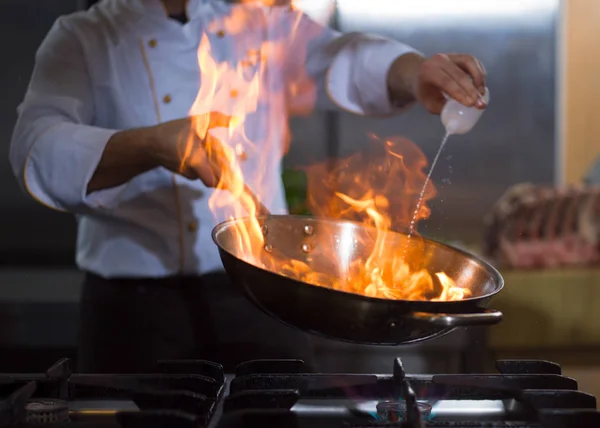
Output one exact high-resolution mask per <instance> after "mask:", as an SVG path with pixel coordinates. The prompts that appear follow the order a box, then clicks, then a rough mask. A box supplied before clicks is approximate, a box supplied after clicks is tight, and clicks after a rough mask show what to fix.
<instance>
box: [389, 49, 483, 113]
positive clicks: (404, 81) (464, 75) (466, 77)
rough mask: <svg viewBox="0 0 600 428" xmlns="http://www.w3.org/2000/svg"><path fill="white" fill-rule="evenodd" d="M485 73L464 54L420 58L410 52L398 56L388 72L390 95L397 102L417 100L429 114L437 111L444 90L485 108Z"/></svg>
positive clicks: (439, 109) (462, 101)
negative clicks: (483, 97)
mask: <svg viewBox="0 0 600 428" xmlns="http://www.w3.org/2000/svg"><path fill="white" fill-rule="evenodd" d="M485 80H486V73H485V69H484V67H483V65H482V64H481V63H480V62H479V60H477V58H475V57H473V56H471V55H465V54H437V55H434V56H432V57H431V58H424V57H422V56H421V55H419V54H416V53H410V54H406V55H402V56H400V57H399V58H398V59H397V60H396V61H395V62H394V63H393V64H392V66H391V68H390V70H389V73H388V89H389V93H390V97H391V98H392V100H393V101H395V102H397V103H405V102H406V101H409V100H411V99H412V100H415V99H416V100H417V101H418V102H420V103H421V104H423V106H424V107H425V108H426V109H427V110H428V111H429V112H430V113H433V114H440V113H441V112H442V109H443V108H444V105H445V104H446V98H445V97H444V93H446V94H447V95H448V96H450V97H451V98H454V99H455V100H457V101H459V102H460V103H462V104H464V105H466V106H469V107H472V106H476V107H477V108H481V109H483V108H485V107H486V104H485V102H484V101H483V99H482V95H483V94H484V92H485Z"/></svg>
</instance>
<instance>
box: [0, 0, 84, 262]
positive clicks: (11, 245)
mask: <svg viewBox="0 0 600 428" xmlns="http://www.w3.org/2000/svg"><path fill="white" fill-rule="evenodd" d="M83 6H85V4H84V2H82V0H53V1H48V2H46V1H37V0H4V1H2V2H0V28H1V29H2V34H3V36H4V37H2V38H1V39H0V56H1V57H2V58H3V59H4V63H3V66H2V68H0V81H1V82H2V98H1V100H0V144H1V149H2V150H1V151H2V154H3V155H2V156H0V182H1V183H2V193H1V194H2V198H1V200H0V203H1V209H0V236H2V241H0V258H1V261H2V263H3V264H4V265H6V264H10V263H15V261H16V259H23V258H26V257H29V258H30V259H31V260H32V262H33V263H35V260H36V258H38V257H44V258H47V257H48V256H49V255H52V254H60V253H65V258H66V259H67V260H68V259H69V258H72V256H71V253H72V248H73V243H74V241H75V221H74V220H73V217H72V216H70V215H65V214H61V213H58V212H54V211H51V210H49V209H48V208H44V207H42V206H41V205H40V204H38V203H36V202H34V201H33V200H32V199H31V198H30V197H28V196H26V195H25V194H24V193H23V191H22V190H21V189H20V188H19V186H18V185H17V182H16V180H15V178H14V176H13V173H12V170H11V167H10V165H9V163H8V146H9V143H10V138H11V134H12V129H13V126H14V124H15V120H16V118H17V105H18V104H19V103H20V102H21V101H22V99H23V95H24V94H25V89H26V87H27V84H28V82H29V78H30V76H31V72H32V70H33V63H34V58H35V53H36V51H37V49H38V46H39V44H40V43H41V42H42V40H43V39H44V37H45V36H46V33H47V32H48V30H49V29H50V27H51V26H52V23H53V22H54V21H55V20H56V18H58V17H59V16H60V15H64V14H68V13H71V12H75V11H76V10H78V9H80V8H82V7H83ZM28 253H29V256H28V255H27V254H28ZM69 261H70V260H69Z"/></svg>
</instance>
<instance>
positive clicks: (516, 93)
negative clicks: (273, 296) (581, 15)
mask: <svg viewBox="0 0 600 428" xmlns="http://www.w3.org/2000/svg"><path fill="white" fill-rule="evenodd" d="M337 4H338V11H337V15H338V22H339V27H340V29H341V30H342V31H344V32H347V31H367V32H371V33H377V34H382V35H385V36H389V37H392V38H394V39H397V40H400V41H402V42H405V43H408V44H410V45H411V46H414V47H415V48H417V49H419V50H420V51H422V52H423V53H424V54H426V55H432V54H435V53H437V52H466V53H470V54H473V55H475V56H477V57H478V58H479V59H480V60H481V61H482V62H483V64H484V65H485V67H486V70H487V74H488V87H489V89H490V92H491V98H492V102H491V104H490V106H489V108H488V110H487V112H486V114H485V115H483V117H482V118H481V120H480V122H479V123H478V124H477V126H476V127H475V128H474V129H473V131H471V132H470V133H468V134H466V135H464V136H454V137H451V138H450V140H449V142H448V144H447V145H446V148H445V149H444V152H443V154H442V157H441V159H440V162H439V164H438V166H437V167H436V170H435V171H434V173H433V181H434V183H435V184H436V186H437V187H438V191H439V193H438V196H437V197H436V198H435V199H434V200H433V201H431V206H432V214H431V217H430V220H428V221H426V222H423V224H422V226H421V228H420V231H421V232H422V233H423V234H424V235H427V236H428V237H431V238H434V239H441V240H444V241H449V240H461V241H467V242H478V240H479V238H480V235H481V232H482V229H483V225H482V218H483V216H484V215H485V213H486V212H487V211H488V210H489V209H490V207H491V206H492V204H493V203H494V202H495V201H496V200H497V199H498V198H499V197H500V196H501V195H502V193H503V192H504V190H505V189H506V188H508V187H509V186H511V185H512V184H515V183H518V182H525V181H528V182H532V183H553V182H554V181H555V178H557V177H558V175H559V171H558V170H557V168H556V167H555V165H557V164H559V163H560V162H559V159H557V155H556V154H555V153H556V152H557V151H558V146H559V144H558V142H557V133H556V131H555V129H556V122H557V117H556V114H555V106H556V98H557V90H556V81H557V80H558V79H557V77H558V71H557V67H556V63H557V41H556V39H557V27H558V25H557V22H558V20H559V16H558V10H559V1H558V0H486V1H481V2H473V1H469V0H457V1H446V0H408V1H402V2H390V1H387V0H374V1H369V2H357V1H354V0H338V2H337ZM303 125H304V126H302V127H300V126H298V127H294V129H293V131H294V141H298V145H297V146H294V144H292V151H291V155H290V157H295V158H297V159H298V160H300V159H301V160H302V161H303V162H308V161H309V159H308V158H309V157H310V156H311V155H313V153H315V152H316V153H318V154H320V152H319V151H318V148H315V149H314V150H313V149H312V148H311V150H307V148H306V145H307V144H310V143H311V141H313V140H315V139H314V138H313V136H312V135H311V134H309V133H310V132H312V129H314V127H315V126H320V124H319V122H318V118H317V119H315V123H314V124H312V125H311V124H307V123H305V122H303ZM368 133H374V134H376V135H378V136H382V137H385V136H392V135H401V136H405V137H407V138H409V139H411V140H412V141H414V142H415V143H416V144H417V145H419V146H420V147H421V148H422V150H423V151H424V153H425V154H426V155H427V157H428V158H429V159H430V160H431V159H432V157H433V155H434V154H435V152H436V150H437V149H438V147H439V145H440V140H441V138H442V136H443V127H442V124H441V122H440V120H439V118H438V117H436V116H432V115H430V114H429V113H427V112H426V111H425V110H424V109H423V108H421V107H420V106H415V107H414V108H412V109H411V110H409V111H406V112H404V113H403V114H401V115H398V116H396V117H394V118H392V119H378V118H363V117H357V116H354V115H351V114H348V113H340V114H339V125H338V138H339V141H332V142H329V144H331V145H332V146H339V150H338V152H337V155H338V156H340V155H347V154H348V153H352V152H354V151H356V150H357V149H358V148H361V147H364V146H365V145H367V144H368V142H369V141H370V140H369V139H368V137H367V134H368ZM315 141H318V142H321V141H322V140H320V139H317V140H315ZM315 156H316V155H315ZM293 161H294V159H289V162H290V163H293Z"/></svg>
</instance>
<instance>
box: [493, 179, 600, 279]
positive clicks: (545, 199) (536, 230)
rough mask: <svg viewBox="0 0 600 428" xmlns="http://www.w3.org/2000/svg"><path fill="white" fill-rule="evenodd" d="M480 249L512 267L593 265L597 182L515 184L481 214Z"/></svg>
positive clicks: (598, 247)
mask: <svg viewBox="0 0 600 428" xmlns="http://www.w3.org/2000/svg"><path fill="white" fill-rule="evenodd" d="M483 251H484V255H485V256H486V257H487V258H490V259H493V260H494V261H495V262H496V264H498V265H500V266H504V267H511V268H520V269H534V268H550V267H559V266H561V267H567V266H590V265H594V264H597V263H598V262H599V261H600V186H594V187H583V186H571V187H563V188H555V187H550V186H539V185H533V184H529V183H525V184H518V185H516V186H513V187H512V188H510V189H508V191H506V192H505V194H504V195H503V196H502V197H501V198H500V199H499V200H498V201H497V202H496V204H494V206H493V208H492V210H491V212H490V213H489V214H488V215H487V216H486V217H485V220H484V245H483Z"/></svg>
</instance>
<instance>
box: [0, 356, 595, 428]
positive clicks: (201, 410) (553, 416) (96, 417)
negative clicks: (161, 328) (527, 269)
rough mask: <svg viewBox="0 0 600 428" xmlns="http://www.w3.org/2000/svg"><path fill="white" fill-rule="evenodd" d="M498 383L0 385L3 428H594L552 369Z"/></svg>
mask: <svg viewBox="0 0 600 428" xmlns="http://www.w3.org/2000/svg"><path fill="white" fill-rule="evenodd" d="M497 369H498V373H497V374H468V375H467V374H465V375H462V374H461V375H433V376H410V375H407V374H406V373H405V371H404V368H403V366H402V361H401V360H400V359H396V360H395V362H394V367H393V373H392V374H391V375H352V374H319V373H305V370H304V367H303V363H302V361H299V360H288V361H282V360H277V361H272V360H261V361H250V362H247V363H244V364H241V365H240V366H238V368H237V370H236V373H235V374H231V375H225V374H224V373H223V368H222V366H220V365H219V364H215V363H211V362H208V361H162V362H159V364H158V365H157V370H156V372H155V373H150V374H127V375H94V374H89V375H88V374H74V373H72V372H71V363H70V361H69V360H68V359H63V360H60V361H58V362H57V363H56V364H55V365H54V366H52V367H51V368H50V369H49V370H48V371H47V372H46V373H43V374H0V427H16V426H23V427H31V426H37V427H40V426H46V427H61V428H62V427H71V428H78V427H122V428H132V427H144V428H155V427H160V428H162V427H172V428H184V427H185V428H187V427H190V428H192V427H194V428H198V427H206V428H245V427H259V426H260V427H268V428H303V427H310V428H320V427H323V428H332V427H339V428H373V427H394V428H425V427H427V428H435V427H439V428H442V427H463V428H483V427H489V428H497V427H511V428H516V427H519V428H572V427H577V428H587V427H590V428H591V427H600V413H599V412H598V411H596V399H595V398H594V397H593V396H591V395H588V394H585V393H583V392H581V391H578V385H577V382H576V381H575V380H574V379H571V378H567V377H564V376H562V373H561V369H560V366H558V365H557V364H554V363H551V362H547V361H537V360H534V361H520V360H519V361H517V360H515V361H499V362H497Z"/></svg>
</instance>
